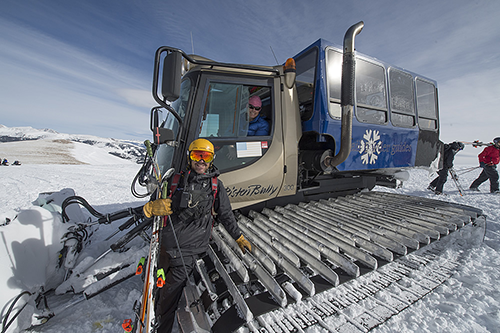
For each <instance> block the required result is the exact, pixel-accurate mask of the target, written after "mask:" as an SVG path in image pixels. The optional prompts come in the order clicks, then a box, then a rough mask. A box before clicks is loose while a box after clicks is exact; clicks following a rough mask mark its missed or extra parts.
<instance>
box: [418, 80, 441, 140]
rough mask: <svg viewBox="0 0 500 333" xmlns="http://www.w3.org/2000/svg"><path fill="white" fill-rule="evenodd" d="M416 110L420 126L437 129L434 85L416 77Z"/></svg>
mask: <svg viewBox="0 0 500 333" xmlns="http://www.w3.org/2000/svg"><path fill="white" fill-rule="evenodd" d="M416 86H417V110H418V124H419V126H420V128H422V129H427V130H437V128H438V117H437V97H436V87H435V86H434V85H433V84H432V83H430V82H427V81H424V80H421V79H417V80H416Z"/></svg>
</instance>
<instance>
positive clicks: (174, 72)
mask: <svg viewBox="0 0 500 333" xmlns="http://www.w3.org/2000/svg"><path fill="white" fill-rule="evenodd" d="M181 78H182V54H181V53H180V52H176V51H173V52H170V53H169V54H167V56H166V57H165V60H164V61H163V75H162V84H161V93H162V95H163V98H165V100H167V101H169V102H173V101H175V100H176V99H178V98H179V96H180V93H181Z"/></svg>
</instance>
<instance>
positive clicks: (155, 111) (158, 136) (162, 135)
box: [149, 106, 175, 144]
mask: <svg viewBox="0 0 500 333" xmlns="http://www.w3.org/2000/svg"><path fill="white" fill-rule="evenodd" d="M161 109H162V108H161V106H156V107H154V108H152V109H151V118H150V122H149V128H150V129H151V131H152V132H153V142H154V143H156V144H162V143H166V142H168V141H174V140H175V136H174V131H172V130H171V129H169V128H163V127H161V126H162V124H160V117H161V116H160V114H161V113H162V111H161Z"/></svg>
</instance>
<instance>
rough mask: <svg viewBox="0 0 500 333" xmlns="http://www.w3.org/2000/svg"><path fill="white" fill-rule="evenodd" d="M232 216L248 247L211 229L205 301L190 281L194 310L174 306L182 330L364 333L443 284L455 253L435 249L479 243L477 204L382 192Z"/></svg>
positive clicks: (202, 264) (481, 225)
mask: <svg viewBox="0 0 500 333" xmlns="http://www.w3.org/2000/svg"><path fill="white" fill-rule="evenodd" d="M238 222H239V225H240V228H241V229H242V231H243V233H244V235H245V237H246V238H247V239H249V240H250V242H251V243H252V245H253V250H252V253H247V254H245V255H241V253H240V251H239V249H238V248H237V245H236V243H234V242H233V241H232V240H231V238H230V236H229V235H228V234H227V233H226V232H225V230H224V229H223V228H222V227H221V226H217V227H215V228H214V231H213V241H214V242H213V244H212V245H211V247H210V249H209V253H208V255H207V256H206V257H205V258H203V259H202V260H199V261H198V265H197V268H198V269H197V271H198V273H199V276H197V283H198V284H197V286H198V287H197V288H191V290H193V289H196V290H197V292H198V293H201V294H202V296H201V298H200V299H201V300H202V301H199V302H195V301H194V298H195V297H193V296H192V295H193V293H191V292H190V291H189V290H190V289H189V288H187V289H186V293H185V295H186V297H185V300H184V301H185V302H187V304H189V305H190V310H191V313H189V312H184V311H180V312H179V323H180V325H181V327H182V330H183V331H184V332H191V331H192V329H196V331H197V332H200V331H203V330H206V331H210V330H211V331H213V332H216V333H217V332H229V331H231V332H232V331H239V332H249V331H250V332H304V330H306V329H307V328H308V327H311V326H315V325H318V326H319V327H323V328H325V329H327V330H328V331H330V332H367V331H369V330H371V329H372V328H374V327H376V326H378V325H379V324H381V323H383V322H384V321H386V320H387V319H388V318H390V317H391V316H393V315H395V314H397V313H399V312H401V311H402V310H403V309H405V308H407V307H408V306H409V305H411V304H412V303H414V302H415V301H417V300H419V299H420V298H422V297H424V296H425V295H426V294H427V293H429V292H431V291H432V290H433V289H434V288H436V287H437V286H439V285H440V284H441V283H443V282H444V281H446V280H447V279H448V278H449V277H450V276H451V275H452V274H453V272H454V269H455V268H456V267H457V266H458V258H455V257H454V259H449V258H448V259H443V258H442V257H441V256H439V253H440V252H442V251H443V250H444V249H446V248H447V247H448V245H447V244H449V243H450V241H451V240H453V239H457V237H458V239H474V240H477V239H479V240H482V238H483V237H484V231H485V223H486V221H485V217H484V216H483V215H482V212H481V210H478V209H476V208H473V207H469V206H463V205H458V204H451V203H448V202H443V201H438V200H432V199H426V198H420V197H412V196H405V195H397V194H390V193H382V192H367V193H359V194H356V195H353V196H347V197H341V198H336V199H330V200H320V201H314V202H309V203H301V204H299V205H288V206H286V207H276V208H275V209H274V210H270V209H264V210H263V211H262V212H260V213H257V212H254V211H251V212H250V213H249V216H239V221H238ZM453 235H455V237H453ZM202 281H204V283H202ZM200 286H201V287H200ZM207 286H208V288H207ZM193 317H194V318H196V320H195V321H196V324H195V323H194V322H195V321H193V320H192V318H193ZM193 325H194V326H193ZM196 325H199V327H196Z"/></svg>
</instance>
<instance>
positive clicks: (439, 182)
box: [430, 168, 448, 193]
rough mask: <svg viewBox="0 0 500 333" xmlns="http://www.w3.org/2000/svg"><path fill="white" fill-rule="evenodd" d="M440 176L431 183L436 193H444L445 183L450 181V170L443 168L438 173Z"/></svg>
mask: <svg viewBox="0 0 500 333" xmlns="http://www.w3.org/2000/svg"><path fill="white" fill-rule="evenodd" d="M437 174H438V176H437V177H436V178H435V179H434V180H433V181H432V182H431V184H430V185H431V186H432V187H435V188H436V189H435V190H434V191H436V192H440V193H442V192H443V186H444V183H446V181H447V180H448V168H443V169H441V170H439V171H438V173H437Z"/></svg>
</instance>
